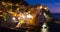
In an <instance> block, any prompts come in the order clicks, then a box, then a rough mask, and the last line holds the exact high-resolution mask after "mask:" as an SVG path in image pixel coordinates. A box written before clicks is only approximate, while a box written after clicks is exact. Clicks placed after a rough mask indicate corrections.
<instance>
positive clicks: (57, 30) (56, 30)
mask: <svg viewBox="0 0 60 32" xmlns="http://www.w3.org/2000/svg"><path fill="white" fill-rule="evenodd" d="M52 17H53V18H56V19H58V21H60V13H52ZM50 25H51V26H50V32H60V24H56V23H51V24H50Z"/></svg>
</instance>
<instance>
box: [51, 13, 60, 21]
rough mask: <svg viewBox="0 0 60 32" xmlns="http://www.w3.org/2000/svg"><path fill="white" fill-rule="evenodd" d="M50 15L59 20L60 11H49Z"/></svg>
mask: <svg viewBox="0 0 60 32" xmlns="http://www.w3.org/2000/svg"><path fill="white" fill-rule="evenodd" d="M51 16H52V17H53V18H56V19H57V20H59V21H60V13H51Z"/></svg>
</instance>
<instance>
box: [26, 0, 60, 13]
mask: <svg viewBox="0 0 60 32" xmlns="http://www.w3.org/2000/svg"><path fill="white" fill-rule="evenodd" d="M25 1H26V2H28V3H29V4H30V5H33V4H42V5H45V6H47V7H48V8H49V10H50V11H51V13H60V0H25Z"/></svg>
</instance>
